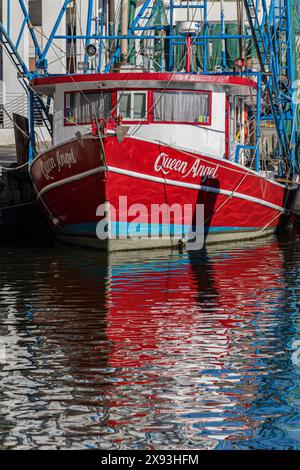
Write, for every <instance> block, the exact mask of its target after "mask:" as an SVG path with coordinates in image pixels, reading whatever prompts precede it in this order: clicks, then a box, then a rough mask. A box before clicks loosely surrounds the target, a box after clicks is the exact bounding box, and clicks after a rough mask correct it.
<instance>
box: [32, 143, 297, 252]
mask: <svg viewBox="0 0 300 470" xmlns="http://www.w3.org/2000/svg"><path fill="white" fill-rule="evenodd" d="M182 144H183V145H184V143H182ZM30 172H31V176H32V179H33V182H34V185H35V188H36V191H37V195H38V199H39V201H40V202H41V204H42V205H43V207H44V210H45V211H46V213H47V215H48V217H49V220H50V222H51V224H52V226H53V228H54V231H55V234H56V236H57V238H58V239H60V240H62V241H65V242H68V243H74V244H77V245H82V246H87V247H91V248H99V249H104V250H107V251H118V250H129V249H145V248H155V247H167V246H177V245H180V244H182V243H183V242H184V240H186V239H187V238H188V237H189V234H190V232H192V231H193V230H195V225H196V222H197V221H196V220H195V213H196V207H198V206H201V207H202V208H203V211H202V217H203V222H204V239H205V243H216V242H225V241H233V240H241V239H251V238H255V237H259V236H265V235H268V234H270V233H273V232H275V231H276V230H277V229H278V228H282V227H286V226H287V225H289V224H290V223H292V222H293V221H294V217H295V216H294V214H293V212H292V210H291V207H292V205H293V201H294V198H295V191H294V190H292V189H288V188H287V187H285V186H284V185H282V184H279V183H276V182H273V181H270V180H268V179H266V178H265V177H263V176H260V175H259V174H257V173H255V172H253V171H252V170H250V169H247V168H244V167H242V166H241V165H237V164H234V163H232V162H229V161H228V160H225V159H218V158H215V157H210V156H206V155H199V154H196V153H191V152H186V151H185V150H184V149H179V148H171V147H170V146H166V145H163V144H161V143H157V142H150V141H146V140H141V139H136V138H134V137H125V139H123V141H122V142H119V141H118V139H117V137H116V136H108V137H105V138H104V139H103V141H102V143H101V142H100V141H99V139H98V138H96V137H93V136H86V137H84V138H83V139H82V140H77V139H73V140H71V141H69V142H66V143H64V144H62V145H60V146H58V147H54V148H52V149H50V150H49V151H47V152H45V153H43V154H41V155H39V156H38V157H37V159H36V160H35V161H34V162H33V164H32V165H31V168H30ZM120 198H121V199H122V201H121V199H120ZM120 201H121V202H120ZM137 205H139V206H137ZM162 206H164V208H167V210H168V214H169V227H166V224H164V223H163V220H161V218H157V217H156V216H157V214H156V215H155V221H153V217H152V216H153V214H154V212H155V210H156V211H157V210H158V209H157V208H158V207H160V208H161V207H162ZM153 207H155V208H156V209H155V210H154V212H153ZM178 207H179V208H180V207H181V208H186V207H188V208H189V211H190V212H191V211H192V213H193V215H192V220H190V221H189V223H188V224H186V223H185V220H183V213H184V210H182V212H181V213H180V211H179V212H178V211H177V212H176V208H177V209H178ZM103 208H104V209H103ZM112 208H113V210H112ZM141 208H142V210H141V211H140V212H138V211H139V209H141ZM174 208H175V209H174ZM143 209H144V212H143ZM103 210H104V212H103ZM130 211H131V212H130ZM125 213H126V217H125V216H124V214H125ZM137 214H138V216H139V217H138V224H137V223H135V222H136V220H137V218H136V217H137ZM104 216H106V217H108V218H109V220H110V224H109V230H108V232H107V236H106V237H102V239H100V238H99V232H98V227H99V222H101V221H102V222H103V220H104ZM132 224H133V226H134V227H135V228H136V225H138V230H137V233H138V235H136V233H135V236H131V234H132V232H130V230H131V229H132ZM187 225H189V227H187ZM170 227H171V232H172V233H171V236H170ZM180 234H182V235H183V236H180Z"/></svg>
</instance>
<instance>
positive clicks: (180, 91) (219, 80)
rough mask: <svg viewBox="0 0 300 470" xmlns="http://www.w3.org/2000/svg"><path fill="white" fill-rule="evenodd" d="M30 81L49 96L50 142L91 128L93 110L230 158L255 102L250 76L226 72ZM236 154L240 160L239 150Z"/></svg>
mask: <svg viewBox="0 0 300 470" xmlns="http://www.w3.org/2000/svg"><path fill="white" fill-rule="evenodd" d="M33 86H34V88H35V89H36V91H37V92H38V93H40V94H45V95H53V97H54V101H53V102H54V129H53V144H54V145H58V144H61V143H63V142H65V141H68V140H69V139H72V138H74V136H75V134H76V132H78V131H80V132H81V133H82V134H85V133H89V132H91V128H92V122H93V120H94V119H95V117H96V116H97V119H98V120H104V121H108V120H110V119H111V118H113V119H117V118H118V122H120V123H122V125H124V126H126V127H127V128H128V135H134V136H136V137H138V138H141V139H145V140H151V141H156V142H161V143H162V144H165V145H168V146H174V147H176V148H181V149H184V150H186V151H191V152H200V151H201V154H203V155H207V156H213V157H217V158H227V159H230V160H236V150H237V146H238V145H239V146H241V147H242V146H243V145H244V144H245V143H246V141H247V142H248V141H249V126H250V124H249V114H250V113H251V107H253V106H255V103H256V82H255V81H252V80H249V79H246V78H242V77H239V76H229V75H226V76H225V75H224V76H221V75H218V76H212V75H210V76H204V75H183V74H169V73H130V74H126V73H115V74H99V75H95V74H93V75H79V76H78V75H77V76H72V75H66V76H61V77H47V78H39V79H36V80H34V82H33ZM239 159H240V160H239V161H240V163H243V161H242V160H243V158H242V153H241V156H239Z"/></svg>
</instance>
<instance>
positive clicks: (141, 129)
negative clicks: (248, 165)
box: [129, 93, 226, 158]
mask: <svg viewBox="0 0 300 470" xmlns="http://www.w3.org/2000/svg"><path fill="white" fill-rule="evenodd" d="M225 97H226V96H225V93H213V95H212V123H211V125H210V126H202V127H201V126H197V125H194V124H192V125H189V124H148V125H142V126H132V127H131V129H130V131H129V135H134V136H135V137H141V138H144V139H149V140H154V141H159V142H161V143H162V144H163V143H165V144H167V145H171V146H175V147H181V148H185V149H186V150H190V151H195V152H203V153H204V154H206V155H212V156H214V157H221V158H222V157H223V156H224V154H225Z"/></svg>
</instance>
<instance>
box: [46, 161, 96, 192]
mask: <svg viewBox="0 0 300 470" xmlns="http://www.w3.org/2000/svg"><path fill="white" fill-rule="evenodd" d="M104 170H105V167H104V166H99V167H98V168H93V169H92V170H88V171H84V172H83V173H78V174H77V175H74V176H69V178H64V179H62V180H59V181H56V182H55V183H51V184H48V186H45V187H44V188H43V189H41V191H40V192H39V193H38V199H40V198H41V197H42V196H43V194H45V193H47V192H48V191H50V190H51V189H55V188H59V187H60V186H64V185H65V184H69V183H73V181H79V180H82V179H83V178H87V177H88V176H92V175H96V174H97V173H102V172H103V171H104Z"/></svg>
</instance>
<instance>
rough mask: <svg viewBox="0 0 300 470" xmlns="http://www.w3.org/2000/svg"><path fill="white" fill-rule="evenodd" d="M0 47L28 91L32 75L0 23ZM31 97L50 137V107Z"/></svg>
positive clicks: (34, 95)
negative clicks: (0, 46)
mask: <svg viewBox="0 0 300 470" xmlns="http://www.w3.org/2000/svg"><path fill="white" fill-rule="evenodd" d="M0 45H2V47H3V48H4V49H5V51H6V53H7V54H8V56H9V58H10V60H11V62H12V63H13V65H14V66H15V68H16V70H17V72H18V76H19V78H20V79H21V80H22V82H23V84H24V86H25V88H26V89H27V90H29V89H30V88H31V87H30V80H31V79H32V74H31V73H30V72H29V70H28V67H27V66H26V64H25V62H24V61H23V60H22V58H21V56H20V54H19V52H18V50H17V48H16V47H15V45H14V44H13V42H12V40H11V39H10V37H9V35H8V33H7V31H6V29H5V28H4V26H3V24H2V23H1V22H0ZM32 97H33V103H32V105H33V108H34V111H36V112H37V114H38V115H39V116H40V118H41V120H42V121H43V123H44V125H45V127H46V129H47V130H48V132H49V134H50V136H51V137H52V128H53V117H52V116H51V114H50V112H49V109H50V107H49V106H48V107H47V106H46V105H45V103H44V101H43V98H42V97H41V96H40V95H38V94H37V93H36V92H34V93H32Z"/></svg>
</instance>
